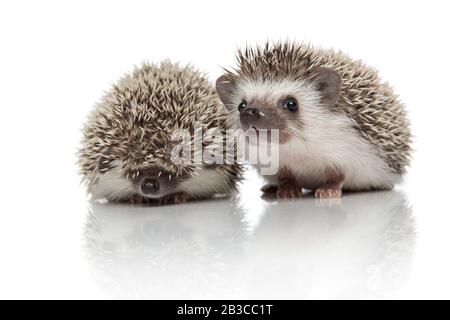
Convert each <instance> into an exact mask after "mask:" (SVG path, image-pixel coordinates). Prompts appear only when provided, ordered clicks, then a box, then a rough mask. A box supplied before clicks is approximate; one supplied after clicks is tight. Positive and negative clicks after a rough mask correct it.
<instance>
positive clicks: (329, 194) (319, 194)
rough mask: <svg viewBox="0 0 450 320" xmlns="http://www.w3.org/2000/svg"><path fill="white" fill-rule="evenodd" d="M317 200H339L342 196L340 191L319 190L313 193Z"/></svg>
mask: <svg viewBox="0 0 450 320" xmlns="http://www.w3.org/2000/svg"><path fill="white" fill-rule="evenodd" d="M314 195H315V196H316V198H318V199H330V198H340V197H341V196H342V190H341V189H330V188H319V189H317V190H316V192H315V193H314Z"/></svg>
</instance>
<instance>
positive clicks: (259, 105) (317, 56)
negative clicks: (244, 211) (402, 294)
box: [216, 41, 411, 199]
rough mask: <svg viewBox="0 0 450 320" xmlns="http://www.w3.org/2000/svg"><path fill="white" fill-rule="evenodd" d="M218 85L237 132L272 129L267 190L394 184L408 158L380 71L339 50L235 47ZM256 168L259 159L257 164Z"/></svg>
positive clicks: (403, 125) (393, 98) (405, 131)
mask: <svg viewBox="0 0 450 320" xmlns="http://www.w3.org/2000/svg"><path fill="white" fill-rule="evenodd" d="M236 57H237V64H238V66H237V67H236V68H234V69H224V74H223V75H222V76H220V77H219V78H218V79H217V81H216V89H217V91H218V94H219V96H220V98H221V100H222V102H223V103H224V104H225V105H226V106H227V108H228V109H229V110H230V111H231V112H232V114H233V118H234V119H235V120H234V121H235V123H236V125H238V126H240V127H241V128H242V129H243V130H247V131H249V130H253V131H255V132H256V133H258V132H259V131H260V130H263V129H264V130H267V131H269V132H272V130H278V131H277V132H278V144H277V145H278V146H279V152H278V155H279V157H278V161H279V163H278V170H277V172H276V173H275V174H273V175H268V176H265V178H266V180H267V184H266V185H265V186H264V187H263V188H262V191H263V192H264V194H265V195H275V196H276V198H277V199H289V198H297V197H300V196H301V195H302V190H303V189H307V190H311V191H313V192H314V194H315V197H316V198H339V197H341V196H342V190H354V191H358V190H378V189H392V188H393V187H394V185H395V184H397V183H399V182H400V181H401V180H402V177H403V176H404V174H405V172H406V168H407V167H408V165H409V161H410V158H411V133H410V124H409V120H408V116H407V113H406V110H405V107H404V105H403V103H402V102H401V101H400V100H399V98H398V97H397V95H396V94H395V93H394V92H393V89H392V88H391V86H390V85H389V84H388V83H386V82H383V81H382V80H381V79H380V77H379V76H378V72H377V71H376V70H375V69H373V68H371V67H369V66H367V65H365V64H364V63H363V62H361V61H357V60H354V59H352V58H350V57H349V56H348V55H346V54H344V53H342V52H341V51H334V50H332V49H323V48H317V47H314V46H312V45H310V44H304V43H301V44H299V43H295V42H291V41H287V42H276V43H268V42H267V43H266V44H265V45H262V46H254V47H247V48H245V49H240V50H238V53H237V55H236ZM256 166H257V167H258V165H257V164H256Z"/></svg>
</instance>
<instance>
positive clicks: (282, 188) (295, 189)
mask: <svg viewBox="0 0 450 320" xmlns="http://www.w3.org/2000/svg"><path fill="white" fill-rule="evenodd" d="M278 183H279V185H278V189H277V191H276V196H277V199H278V200H283V199H295V198H299V197H301V196H302V187H301V186H300V184H299V181H298V179H297V177H295V176H294V175H293V174H292V173H291V172H290V171H289V170H287V169H283V170H280V172H279V174H278Z"/></svg>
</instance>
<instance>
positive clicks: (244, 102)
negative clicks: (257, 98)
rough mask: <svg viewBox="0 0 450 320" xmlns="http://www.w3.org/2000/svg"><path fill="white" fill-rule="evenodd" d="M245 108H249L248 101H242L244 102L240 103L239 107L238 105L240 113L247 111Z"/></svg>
mask: <svg viewBox="0 0 450 320" xmlns="http://www.w3.org/2000/svg"><path fill="white" fill-rule="evenodd" d="M245 107H247V101H245V100H242V102H241V103H239V105H238V110H239V111H242V110H244V109H245Z"/></svg>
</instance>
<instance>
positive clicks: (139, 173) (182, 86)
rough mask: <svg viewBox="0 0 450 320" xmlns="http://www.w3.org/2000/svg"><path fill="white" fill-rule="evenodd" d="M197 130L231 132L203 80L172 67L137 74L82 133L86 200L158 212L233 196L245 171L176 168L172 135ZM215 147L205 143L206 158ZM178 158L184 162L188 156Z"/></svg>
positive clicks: (146, 67) (145, 68)
mask: <svg viewBox="0 0 450 320" xmlns="http://www.w3.org/2000/svg"><path fill="white" fill-rule="evenodd" d="M198 123H200V125H201V129H203V130H208V129H214V130H219V132H222V133H223V132H224V131H226V129H227V128H229V127H230V118H229V112H228V111H227V110H226V109H225V108H224V106H223V104H222V103H221V101H220V99H219V97H218V96H217V93H216V91H215V89H214V86H213V85H212V84H211V83H210V82H209V81H208V80H207V79H206V77H205V76H204V75H203V74H202V73H201V72H199V71H197V70H195V69H193V68H192V67H190V66H185V67H183V66H180V65H178V64H173V63H171V62H169V61H166V62H162V63H160V64H146V63H144V64H143V65H142V66H141V67H139V68H135V70H134V71H133V72H132V73H130V74H127V75H125V76H124V77H123V78H121V79H120V80H119V81H118V83H117V84H115V85H113V86H112V88H111V89H110V90H109V92H107V93H106V94H105V95H104V97H103V98H102V100H101V101H100V102H99V103H98V104H97V105H96V106H95V108H94V110H93V111H92V112H91V114H90V116H89V118H88V121H87V123H86V124H85V126H84V129H83V139H82V146H81V149H80V150H79V154H78V155H79V160H78V164H79V167H80V169H81V174H82V176H83V181H84V182H85V184H86V185H87V189H88V192H89V193H90V194H91V195H92V197H93V198H94V199H107V200H109V201H125V202H127V201H130V202H133V203H142V202H148V203H160V204H169V203H179V202H184V201H186V200H189V199H198V198H208V197H211V196H214V195H216V194H229V193H231V192H232V191H233V190H235V188H236V184H237V182H238V181H239V180H240V177H241V166H240V165H238V164H217V163H214V162H208V163H205V162H202V161H200V163H198V162H195V163H194V162H187V161H178V162H177V161H173V160H174V158H173V155H174V154H173V152H175V151H174V150H175V149H176V147H178V145H179V144H180V141H177V140H174V133H175V132H176V131H177V130H188V133H192V132H193V130H194V127H195V125H196V124H198ZM194 136H195V135H194ZM200 138H201V139H202V140H203V139H204V137H200ZM183 139H185V137H184V138H183ZM194 142H195V141H194V137H192V136H191V137H190V138H189V140H188V141H185V140H183V143H185V144H186V143H188V144H193V143H194ZM215 142H217V141H215ZM211 145H213V144H210V145H208V144H207V141H202V142H201V144H200V146H201V147H200V150H199V151H200V153H203V152H204V151H205V150H206V148H208V146H211ZM176 152H179V158H180V159H183V156H184V155H183V154H182V152H183V150H181V151H176ZM184 157H185V156H184Z"/></svg>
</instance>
